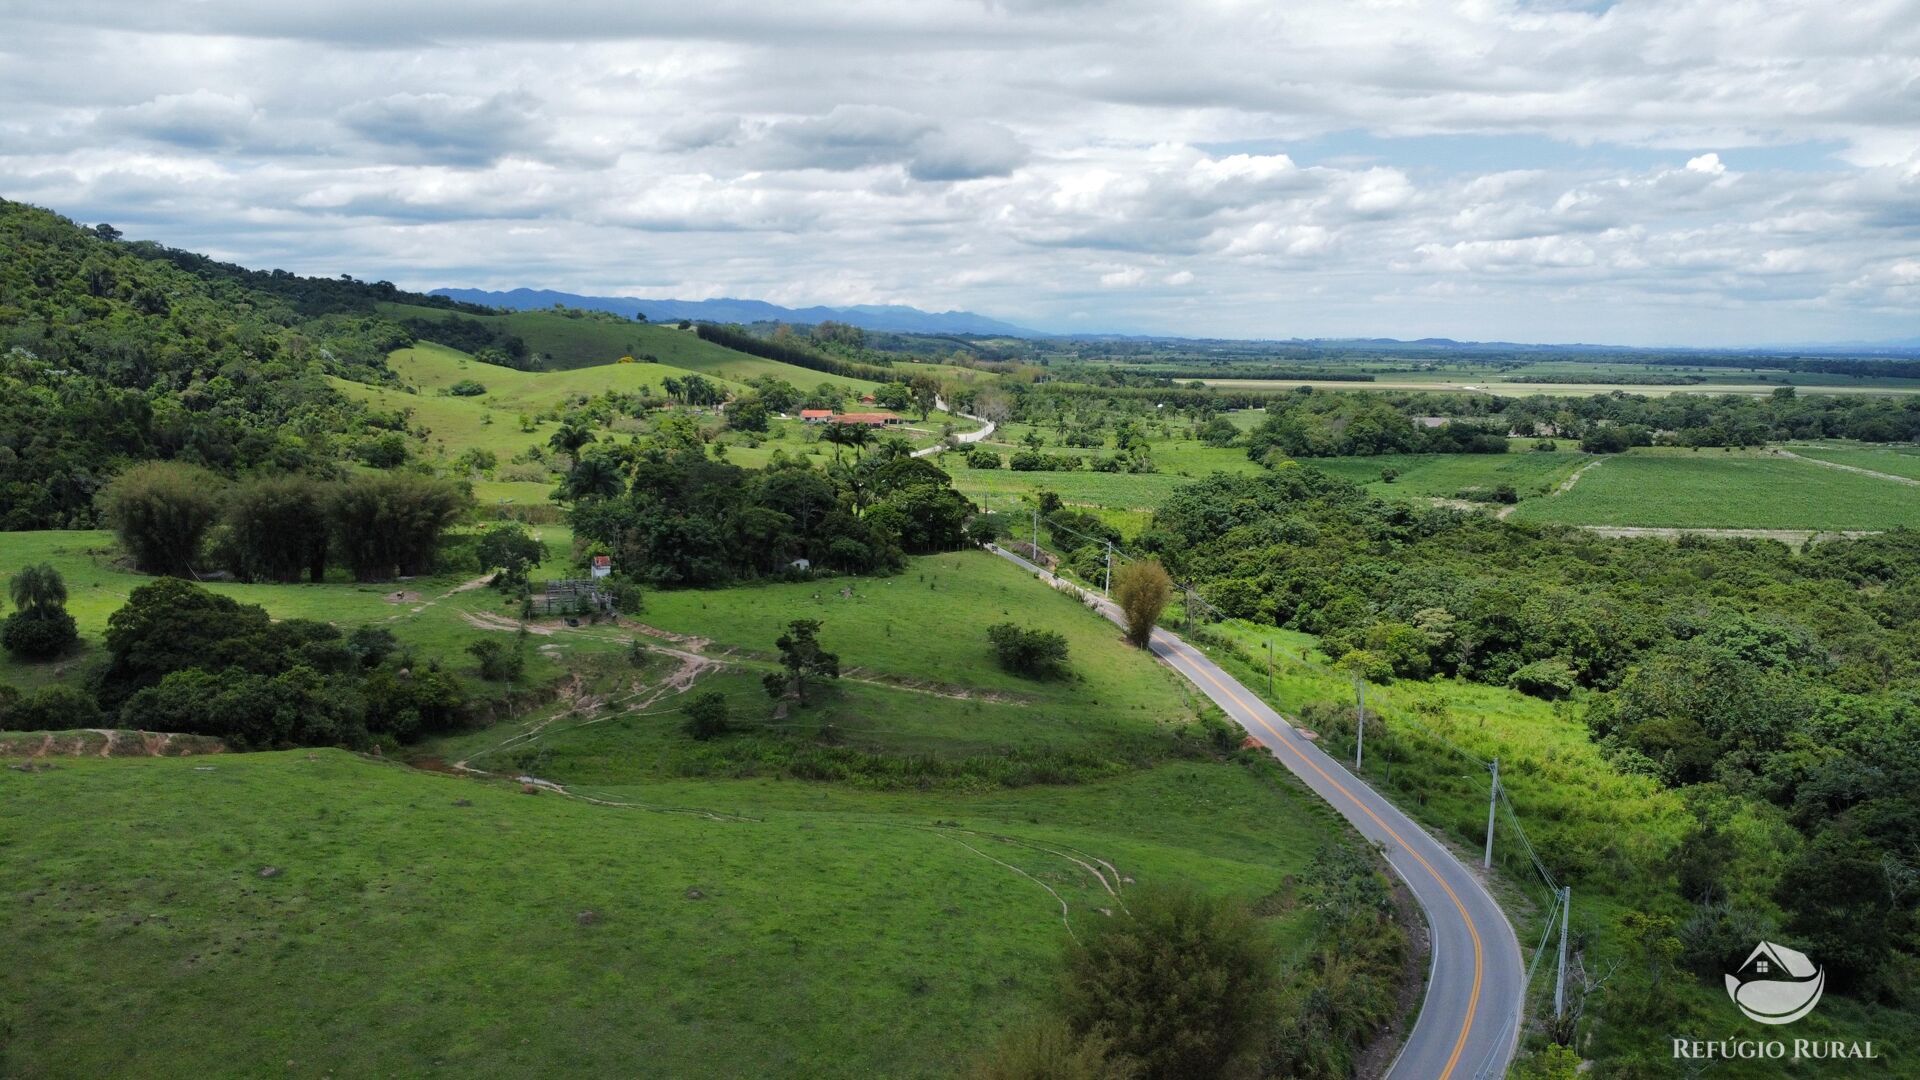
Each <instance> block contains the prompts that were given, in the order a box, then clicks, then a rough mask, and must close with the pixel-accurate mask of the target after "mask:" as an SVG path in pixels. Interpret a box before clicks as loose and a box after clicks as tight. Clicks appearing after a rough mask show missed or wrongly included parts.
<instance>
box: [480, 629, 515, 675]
mask: <svg viewBox="0 0 1920 1080" xmlns="http://www.w3.org/2000/svg"><path fill="white" fill-rule="evenodd" d="M526 636H527V632H526V630H524V629H522V630H521V631H520V633H519V635H518V636H517V637H516V638H515V639H514V643H513V644H512V645H511V646H508V645H506V644H504V643H502V642H501V641H500V640H499V639H498V638H481V639H480V640H479V641H476V642H473V643H472V644H470V645H468V646H467V651H468V652H470V653H472V654H473V657H474V659H476V660H478V661H480V677H481V678H483V679H486V680H487V681H489V682H512V681H513V680H515V679H518V678H519V677H520V672H521V671H523V670H525V668H526V664H527V657H526V650H525V648H524V646H525V644H526Z"/></svg>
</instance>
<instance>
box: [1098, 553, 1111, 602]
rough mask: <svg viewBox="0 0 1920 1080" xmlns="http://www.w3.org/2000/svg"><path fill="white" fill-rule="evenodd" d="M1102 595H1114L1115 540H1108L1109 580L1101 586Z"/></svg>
mask: <svg viewBox="0 0 1920 1080" xmlns="http://www.w3.org/2000/svg"><path fill="white" fill-rule="evenodd" d="M1100 595H1101V596H1108V597H1110V596H1112V595H1113V541H1111V540H1109V541H1107V580H1106V583H1105V584H1103V585H1101V586H1100Z"/></svg>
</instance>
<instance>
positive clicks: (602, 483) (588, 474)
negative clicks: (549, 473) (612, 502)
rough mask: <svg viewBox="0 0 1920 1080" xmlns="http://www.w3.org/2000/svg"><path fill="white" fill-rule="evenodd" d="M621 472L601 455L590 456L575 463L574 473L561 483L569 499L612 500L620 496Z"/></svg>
mask: <svg viewBox="0 0 1920 1080" xmlns="http://www.w3.org/2000/svg"><path fill="white" fill-rule="evenodd" d="M621 487H622V481H621V477H620V470H619V469H618V468H616V467H615V466H614V464H613V462H611V461H608V460H607V459H606V458H605V457H603V456H601V455H599V454H589V455H588V456H586V457H583V458H581V459H580V460H578V461H576V462H574V463H573V469H572V471H570V472H568V473H567V478H566V479H565V480H563V481H561V488H562V490H563V491H564V492H565V493H566V496H567V498H569V499H593V498H611V497H612V496H615V495H618V494H620V488H621Z"/></svg>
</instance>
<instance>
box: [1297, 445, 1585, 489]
mask: <svg viewBox="0 0 1920 1080" xmlns="http://www.w3.org/2000/svg"><path fill="white" fill-rule="evenodd" d="M1589 460H1591V458H1590V456H1589V455H1587V454H1581V453H1575V452H1570V451H1566V450H1514V451H1512V452H1510V453H1505V454H1383V455H1381V456H1379V457H1348V458H1301V459H1300V464H1302V465H1305V466H1310V467H1312V468H1315V469H1319V470H1320V471H1322V472H1326V473H1331V474H1332V475H1334V476H1338V477H1341V478H1343V479H1347V480H1351V481H1353V482H1354V483H1356V484H1361V485H1364V486H1365V487H1366V488H1367V490H1368V491H1370V492H1372V493H1373V494H1375V495H1381V496H1387V497H1397V498H1440V499H1451V498H1454V497H1456V496H1461V495H1462V493H1463V492H1472V491H1492V490H1493V489H1495V488H1497V487H1499V486H1500V485H1502V484H1511V485H1513V488H1514V490H1515V491H1516V492H1517V493H1518V494H1519V495H1520V497H1521V498H1522V499H1526V498H1531V497H1533V496H1537V495H1544V494H1546V493H1548V492H1550V491H1552V490H1553V489H1554V488H1556V487H1558V486H1559V485H1560V484H1561V482H1563V481H1564V480H1566V479H1567V478H1568V477H1569V476H1572V475H1573V473H1574V470H1576V469H1578V468H1579V467H1580V466H1581V465H1582V464H1584V463H1585V462H1587V461H1589ZM1385 469H1393V470H1394V471H1395V472H1396V473H1398V475H1397V476H1395V477H1394V479H1393V482H1392V483H1388V482H1386V481H1384V480H1382V479H1381V472H1382V470H1385Z"/></svg>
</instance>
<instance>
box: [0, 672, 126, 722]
mask: <svg viewBox="0 0 1920 1080" xmlns="http://www.w3.org/2000/svg"><path fill="white" fill-rule="evenodd" d="M0 719H4V720H5V723H6V726H7V727H8V728H10V729H12V730H14V731H68V730H71V729H73V728H94V727H100V726H102V725H103V724H105V722H106V720H105V718H104V717H103V716H102V715H101V713H100V705H99V703H98V702H96V701H94V700H93V695H92V694H89V693H87V692H86V691H84V690H81V689H80V688H78V687H74V686H67V685H65V684H63V683H55V684H54V685H52V686H43V687H41V688H40V689H39V690H37V691H35V692H34V693H32V694H28V695H26V696H25V697H22V698H21V699H20V700H19V701H17V702H15V703H14V705H13V706H12V707H11V708H9V709H8V710H7V711H6V714H5V716H4V717H0Z"/></svg>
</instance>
